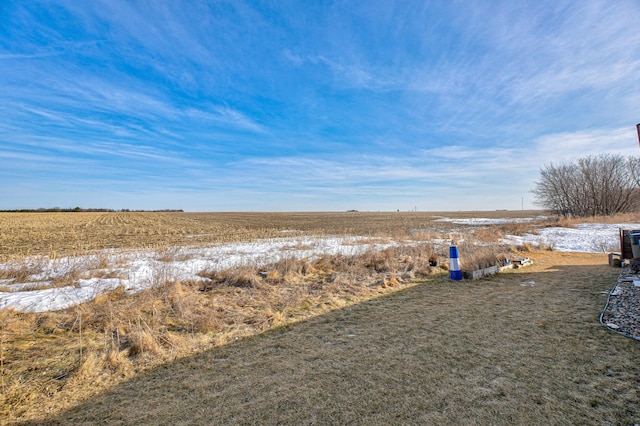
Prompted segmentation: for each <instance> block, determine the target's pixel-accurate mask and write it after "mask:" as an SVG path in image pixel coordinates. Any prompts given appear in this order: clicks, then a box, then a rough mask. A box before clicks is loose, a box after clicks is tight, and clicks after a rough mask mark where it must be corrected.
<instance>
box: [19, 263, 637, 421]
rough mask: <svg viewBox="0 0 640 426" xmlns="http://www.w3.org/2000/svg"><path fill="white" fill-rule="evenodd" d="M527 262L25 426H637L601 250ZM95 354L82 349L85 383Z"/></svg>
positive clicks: (633, 383) (364, 309) (628, 359)
mask: <svg viewBox="0 0 640 426" xmlns="http://www.w3.org/2000/svg"><path fill="white" fill-rule="evenodd" d="M532 257H533V258H534V259H535V261H536V264H535V265H534V266H532V267H530V268H526V269H521V270H518V271H514V272H510V273H506V274H501V275H498V276H494V277H492V278H489V279H485V280H482V281H479V282H476V281H474V282H468V281H465V282H462V283H451V282H450V281H448V280H447V279H446V277H445V276H436V277H432V279H430V280H427V281H424V282H423V283H421V284H420V285H417V286H413V287H410V288H406V289H404V290H402V291H397V292H394V293H391V294H388V295H381V296H379V297H376V298H373V299H370V300H368V301H364V302H361V303H358V304H350V305H348V306H344V307H342V308H341V309H339V310H334V311H332V312H331V313H326V314H323V315H321V316H316V317H314V318H310V319H308V320H306V321H304V322H299V323H297V324H295V325H292V326H280V327H276V328H272V330H271V331H269V332H266V333H263V334H260V335H257V336H254V337H249V338H245V339H240V340H237V341H234V342H233V343H231V344H226V345H222V346H219V347H216V348H213V349H211V350H207V351H204V352H202V353H199V354H197V355H194V356H189V357H186V358H181V359H176V360H175V361H172V362H168V363H165V364H163V365H161V366H158V367H157V368H153V369H151V370H148V371H146V372H144V373H142V374H137V375H136V376H134V377H132V378H131V379H130V380H128V381H126V382H121V383H120V384H119V385H117V386H116V387H113V388H111V389H110V390H109V391H107V392H104V393H102V394H101V395H98V396H92V397H90V398H89V397H88V396H87V395H86V394H85V395H83V396H82V398H81V399H78V400H77V401H78V405H77V406H75V407H73V408H70V409H69V410H67V411H64V412H59V413H57V414H55V415H53V416H52V415H46V414H43V412H42V411H41V410H38V411H39V412H38V411H36V412H32V413H31V416H35V417H37V418H38V419H37V420H34V424H35V423H37V424H95V423H108V424H211V423H216V424H367V425H382V424H385V425H386V424H443V425H449V424H451V425H459V424H505V425H507V424H508V425H513V424H521V425H525V424H526V425H528V424H615V425H618V424H620V425H622V424H635V423H638V421H639V420H640V419H639V415H640V405H639V400H638V386H639V385H640V383H639V381H638V377H640V367H639V364H638V363H637V359H638V357H639V356H640V347H639V346H638V344H637V342H635V341H633V340H630V339H627V338H624V337H622V336H620V335H617V334H613V333H610V332H608V331H607V330H606V329H605V328H604V327H602V326H601V325H600V324H599V323H598V314H599V311H600V309H601V308H602V306H603V304H604V301H605V297H606V294H603V292H604V291H605V290H608V289H609V288H610V287H611V285H612V282H613V281H614V280H615V278H616V274H617V270H616V269H613V268H609V267H608V266H606V259H605V258H604V256H602V255H591V254H577V253H572V254H558V253H550V252H536V253H532ZM229 290H232V289H229ZM235 290H237V288H235V289H234V291H235ZM97 362H99V360H97V359H96V358H89V357H87V360H86V363H88V365H87V367H86V373H84V372H83V373H82V374H86V375H85V376H82V377H83V379H82V380H83V381H84V380H87V379H89V378H91V377H93V376H92V373H91V372H92V371H93V368H94V367H92V366H93V365H95V364H96V363H97ZM82 368H84V366H83V367H82ZM82 368H81V370H79V371H84V370H82ZM79 374H80V373H79ZM76 396H79V395H76ZM82 400H84V401H82ZM39 403H40V404H41V407H42V408H45V407H46V403H47V398H43V399H40V400H39ZM32 418H33V417H32ZM29 424H31V423H29Z"/></svg>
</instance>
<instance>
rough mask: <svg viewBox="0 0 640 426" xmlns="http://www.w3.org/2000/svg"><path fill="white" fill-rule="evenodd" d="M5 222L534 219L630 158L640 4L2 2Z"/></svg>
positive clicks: (637, 113)
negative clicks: (176, 214)
mask: <svg viewBox="0 0 640 426" xmlns="http://www.w3.org/2000/svg"><path fill="white" fill-rule="evenodd" d="M0 16H2V20H1V22H0V99H1V101H0V209H14V208H37V207H53V206H59V207H75V206H82V207H107V208H114V209H120V208H131V209H160V208H182V209H185V210H188V211H343V210H347V209H358V210H363V211H366V210H372V211H377V210H383V211H389V210H397V209H400V210H412V209H417V210H433V211H437V210H494V209H520V208H521V207H522V203H523V200H524V207H525V208H532V207H534V205H533V196H532V194H531V193H530V191H531V189H532V188H533V183H534V182H535V180H536V179H537V177H538V172H539V169H540V168H541V167H542V166H544V165H545V164H547V163H549V162H561V161H568V160H571V159H575V158H579V157H582V156H585V155H589V154H600V153H614V154H624V155H636V154H639V153H640V152H639V151H638V139H637V136H636V130H635V124H636V123H637V122H640V84H638V81H639V77H638V76H640V27H639V26H638V17H639V16H640V2H638V1H632V0H619V1H610V0H603V1H594V0H580V1H577V0H576V1H562V0H560V1H541V0H534V1H518V2H514V1H499V0H484V1H483V0H469V1H445V0H442V1H411V0H406V1H392V0H366V1H357V0H350V1H339V0H336V1H330V0H327V1H319V0H315V1H314V0H309V1H285V0H282V1H280V0H274V1H242V0H232V1H208V2H206V1H197V0H193V1H178V0H174V1H160V0H158V1H155V0H154V1H151V0H149V1H132V2H129V1H119V0H104V1H99V0H96V1H90V2H87V1H83V0H82V1H64V0H62V1H60V0H58V1H28V2H25V1H17V0H16V1H14V0H3V1H2V2H0Z"/></svg>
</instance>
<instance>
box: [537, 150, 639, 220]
mask: <svg viewBox="0 0 640 426" xmlns="http://www.w3.org/2000/svg"><path fill="white" fill-rule="evenodd" d="M639 185H640V158H635V157H632V158H625V157H623V156H621V155H608V154H603V155H598V156H587V157H583V158H580V159H578V160H577V161H574V162H571V163H563V164H553V163H551V164H548V165H546V166H544V167H543V168H542V169H541V170H540V179H539V180H538V181H536V182H535V188H534V189H533V193H534V194H535V196H536V203H537V204H538V205H540V206H542V207H544V208H546V209H548V210H550V211H552V212H553V213H555V214H558V215H561V216H597V215H605V216H606V215H611V214H614V213H621V212H631V211H636V209H637V208H638V205H639V203H638V201H639V200H640V193H639V190H638V186H639Z"/></svg>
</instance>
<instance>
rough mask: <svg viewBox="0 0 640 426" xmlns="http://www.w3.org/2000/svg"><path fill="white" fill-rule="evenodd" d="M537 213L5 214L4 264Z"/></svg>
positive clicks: (0, 248)
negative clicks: (104, 251)
mask: <svg viewBox="0 0 640 426" xmlns="http://www.w3.org/2000/svg"><path fill="white" fill-rule="evenodd" d="M538 214H540V212H539V211H508V212H506V211H496V212H443V213H438V212H391V213H389V212H387V213H364V212H345V213H139V212H91V213H85V212H79V213H0V260H2V259H7V258H11V257H19V256H26V255H47V256H51V255H57V256H63V255H78V254H83V253H86V252H88V251H91V250H99V249H107V248H154V249H158V248H164V247H170V246H176V245H192V244H210V243H228V242H234V241H247V240H250V239H255V238H272V237H282V236H285V234H284V233H283V231H285V232H286V235H289V236H291V235H300V234H307V235H329V234H332V235H362V236H370V235H380V234H405V235H411V234H412V233H416V232H432V231H434V230H438V231H443V230H445V229H446V228H447V227H450V224H448V223H446V222H437V221H434V219H436V218H438V217H439V216H446V217H453V218H455V217H461V218H468V217H500V218H504V217H532V216H536V215H538Z"/></svg>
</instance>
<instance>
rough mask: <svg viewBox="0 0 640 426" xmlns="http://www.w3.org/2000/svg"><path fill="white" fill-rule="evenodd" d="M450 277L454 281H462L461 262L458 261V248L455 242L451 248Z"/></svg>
mask: <svg viewBox="0 0 640 426" xmlns="http://www.w3.org/2000/svg"><path fill="white" fill-rule="evenodd" d="M449 277H450V278H451V280H452V281H460V280H461V279H462V271H461V270H460V261H459V259H458V246H457V245H456V243H455V242H452V243H451V247H449Z"/></svg>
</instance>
